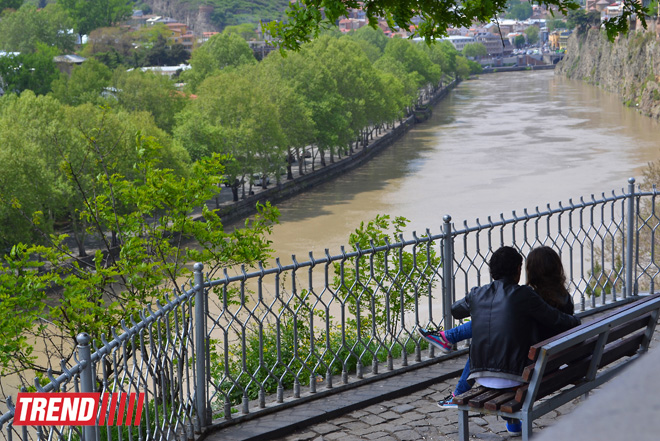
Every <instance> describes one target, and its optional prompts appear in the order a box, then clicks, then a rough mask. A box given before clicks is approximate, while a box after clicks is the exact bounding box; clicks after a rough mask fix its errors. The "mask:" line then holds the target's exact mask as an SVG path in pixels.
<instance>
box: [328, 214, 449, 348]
mask: <svg viewBox="0 0 660 441" xmlns="http://www.w3.org/2000/svg"><path fill="white" fill-rule="evenodd" d="M408 222H409V221H408V219H406V218H404V217H396V218H394V219H393V220H390V216H389V215H378V216H376V218H375V219H373V220H372V221H369V222H367V223H366V224H365V223H364V222H361V223H360V226H359V227H358V228H356V229H355V231H354V232H353V233H351V235H350V237H349V244H350V246H351V247H352V249H353V251H365V250H369V249H372V248H374V247H381V246H385V245H389V244H391V243H397V242H399V239H400V237H399V236H400V234H401V232H402V231H403V230H404V228H405V226H406V225H407V223H408ZM392 230H393V231H392ZM389 231H392V233H389ZM422 246H424V247H425V248H426V252H420V253H417V254H416V255H413V253H410V252H408V251H402V250H400V249H391V250H389V251H387V252H384V253H374V254H363V255H361V256H358V257H353V258H350V259H348V260H347V261H346V262H338V263H334V264H333V266H334V273H335V277H334V284H333V287H334V289H335V290H336V292H337V294H338V295H340V296H342V299H344V300H345V301H346V303H347V304H348V306H349V310H350V311H351V313H352V315H353V317H355V318H350V319H349V320H348V321H349V323H351V325H352V326H351V327H352V328H356V329H359V330H361V332H363V333H364V334H365V335H396V334H397V330H398V329H399V326H400V325H401V322H402V320H403V316H404V314H405V313H407V312H410V311H412V310H413V308H414V306H415V297H416V295H417V294H418V293H417V292H416V290H417V288H416V285H415V284H411V283H407V282H408V281H409V280H411V279H414V280H419V282H420V283H419V286H426V287H428V289H429V290H431V289H432V288H433V287H434V286H435V283H436V282H435V279H436V278H435V277H434V276H435V270H436V269H437V268H439V267H440V258H439V257H438V256H437V255H436V251H435V250H434V249H433V247H432V245H431V243H430V242H427V243H426V245H422ZM360 337H361V335H360Z"/></svg>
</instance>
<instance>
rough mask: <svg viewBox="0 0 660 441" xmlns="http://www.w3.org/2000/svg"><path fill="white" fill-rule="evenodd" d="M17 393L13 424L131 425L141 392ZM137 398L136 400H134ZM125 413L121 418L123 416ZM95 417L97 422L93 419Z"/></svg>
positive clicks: (136, 417)
mask: <svg viewBox="0 0 660 441" xmlns="http://www.w3.org/2000/svg"><path fill="white" fill-rule="evenodd" d="M99 401H101V394H100V393H24V392H21V393H19V394H18V398H17V399H16V409H15V411H14V422H13V424H14V426H94V425H97V424H98V425H99V426H105V425H109V426H114V425H117V426H121V425H125V426H129V425H131V423H132V424H133V425H135V426H137V425H138V424H140V420H141V419H142V409H143V407H144V392H140V393H139V394H135V393H131V394H125V393H114V394H112V393H105V394H103V400H102V402H101V411H100V412H99ZM136 401H137V404H136ZM124 417H125V418H124ZM97 421H98V422H97Z"/></svg>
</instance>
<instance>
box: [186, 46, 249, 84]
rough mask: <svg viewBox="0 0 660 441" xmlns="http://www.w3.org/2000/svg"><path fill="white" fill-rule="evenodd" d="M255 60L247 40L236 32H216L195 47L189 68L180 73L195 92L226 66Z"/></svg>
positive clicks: (239, 64) (234, 65)
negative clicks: (207, 79) (206, 80)
mask: <svg viewBox="0 0 660 441" xmlns="http://www.w3.org/2000/svg"><path fill="white" fill-rule="evenodd" d="M256 62H257V60H256V59H255V58H254V53H253V52H252V49H250V46H248V44H247V42H246V41H245V40H243V39H242V38H241V37H240V36H238V35H236V34H217V35H214V36H213V37H211V38H209V40H208V41H207V42H206V43H204V44H203V45H201V46H200V47H198V48H197V49H195V50H194V51H193V53H192V56H191V57H190V66H191V69H190V70H188V71H186V72H184V73H183V74H182V75H181V79H182V81H185V82H187V83H188V86H189V87H190V89H191V90H192V91H193V92H195V90H196V89H197V87H198V86H199V85H200V84H201V83H202V81H204V79H206V78H208V77H209V76H211V75H215V74H217V73H218V72H219V71H220V70H222V69H225V68H227V67H237V66H241V65H243V64H255V63H256Z"/></svg>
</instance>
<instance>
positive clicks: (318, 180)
mask: <svg viewBox="0 0 660 441" xmlns="http://www.w3.org/2000/svg"><path fill="white" fill-rule="evenodd" d="M459 82H460V81H453V82H452V83H450V84H448V85H447V86H445V87H443V88H442V89H440V90H438V91H437V92H436V93H435V94H434V95H433V96H432V97H431V98H430V99H429V101H428V102H427V103H425V106H424V107H423V108H422V109H419V110H417V111H415V112H414V113H413V114H412V115H410V116H409V117H407V118H406V119H404V120H403V121H401V123H400V124H398V125H397V126H396V127H395V128H393V129H391V130H389V131H387V132H385V133H383V134H381V135H380V136H378V137H377V138H376V139H374V140H373V141H371V142H370V143H369V144H368V146H366V147H364V148H361V149H359V150H356V151H354V152H353V154H351V155H349V156H345V157H343V158H341V159H340V160H335V162H334V163H328V164H327V165H326V166H325V167H320V165H319V164H318V163H317V164H316V166H317V167H319V168H316V170H315V171H313V172H308V173H307V174H304V175H299V176H294V179H292V180H289V181H282V182H281V183H280V184H276V185H273V186H271V187H270V188H267V189H265V190H263V189H261V188H260V187H258V188H255V194H253V195H250V196H248V197H246V198H245V199H242V200H240V201H238V202H232V201H226V202H224V203H222V204H221V205H220V207H219V211H220V217H221V218H222V220H223V222H225V223H231V222H233V221H236V220H239V219H243V218H245V217H247V216H250V215H252V214H254V213H255V212H256V204H257V203H262V204H263V203H266V202H270V203H273V204H275V203H277V202H280V201H283V200H286V199H288V198H290V197H293V196H295V195H297V194H300V193H302V192H304V191H306V190H309V189H311V188H313V187H315V186H317V185H319V184H322V183H324V182H327V181H329V180H331V179H334V178H336V177H338V176H340V175H342V174H344V173H346V172H348V171H350V170H353V169H354V168H356V167H359V166H360V165H362V164H364V163H365V162H366V161H368V160H369V159H371V158H373V157H374V156H375V155H377V154H378V153H380V152H382V151H383V150H384V149H386V148H387V147H389V146H390V145H391V144H392V143H393V142H394V141H396V140H397V139H399V138H400V137H401V136H403V134H404V133H406V132H407V131H408V130H410V128H411V127H413V126H414V125H415V124H416V123H418V122H420V121H422V120H425V119H426V117H428V115H429V113H430V112H431V111H432V108H433V106H434V105H435V104H437V103H438V102H439V101H440V100H442V99H443V98H445V97H446V96H447V95H448V94H449V92H450V91H451V90H452V89H453V88H454V87H455V86H456V85H457V84H458V83H459ZM226 193H230V192H229V191H227V192H226Z"/></svg>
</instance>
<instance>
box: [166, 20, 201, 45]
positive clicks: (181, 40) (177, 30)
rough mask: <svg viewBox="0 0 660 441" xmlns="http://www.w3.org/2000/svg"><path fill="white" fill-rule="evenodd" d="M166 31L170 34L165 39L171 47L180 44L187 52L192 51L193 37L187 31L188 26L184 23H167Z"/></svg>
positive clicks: (190, 32)
mask: <svg viewBox="0 0 660 441" xmlns="http://www.w3.org/2000/svg"><path fill="white" fill-rule="evenodd" d="M165 26H167V29H168V30H169V32H170V34H171V35H169V36H168V37H167V42H168V44H169V45H170V46H171V45H173V44H181V45H183V47H185V48H186V50H188V51H192V49H193V46H194V44H195V35H194V34H193V33H192V31H190V30H189V29H188V26H187V25H186V24H184V23H178V22H174V23H167V24H166V25H165Z"/></svg>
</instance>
